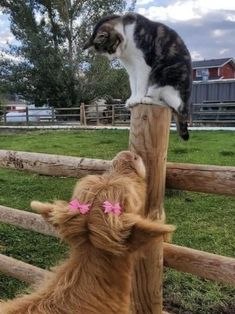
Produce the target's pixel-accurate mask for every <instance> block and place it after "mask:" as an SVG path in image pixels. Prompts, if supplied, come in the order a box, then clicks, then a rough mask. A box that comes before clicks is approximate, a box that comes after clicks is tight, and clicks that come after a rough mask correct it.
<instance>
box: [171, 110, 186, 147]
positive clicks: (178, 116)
mask: <svg viewBox="0 0 235 314" xmlns="http://www.w3.org/2000/svg"><path fill="white" fill-rule="evenodd" d="M174 116H175V122H176V128H177V131H178V133H179V136H180V137H181V138H182V139H183V140H184V141H188V139H189V132H188V122H187V116H188V115H187V113H183V112H180V113H176V112H175V114H174Z"/></svg>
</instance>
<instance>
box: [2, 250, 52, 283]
mask: <svg viewBox="0 0 235 314" xmlns="http://www.w3.org/2000/svg"><path fill="white" fill-rule="evenodd" d="M0 272H2V273H4V274H6V275H8V276H11V277H14V278H17V279H19V280H21V281H24V282H26V283H28V284H35V283H37V282H40V281H41V280H42V279H44V278H45V277H46V276H49V275H50V272H49V271H47V270H44V269H41V268H38V267H36V266H32V265H30V264H27V263H24V262H21V261H19V260H17V259H14V258H12V257H9V256H5V255H2V254H0Z"/></svg>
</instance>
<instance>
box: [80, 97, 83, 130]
mask: <svg viewBox="0 0 235 314" xmlns="http://www.w3.org/2000/svg"><path fill="white" fill-rule="evenodd" d="M83 110H84V103H83V102H82V103H81V105H80V124H81V125H83V124H84V113H83Z"/></svg>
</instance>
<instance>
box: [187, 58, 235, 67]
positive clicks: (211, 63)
mask: <svg viewBox="0 0 235 314" xmlns="http://www.w3.org/2000/svg"><path fill="white" fill-rule="evenodd" d="M230 61H232V63H233V65H234V68H235V63H234V60H233V58H222V59H211V60H200V61H193V62H192V66H193V69H200V68H220V67H222V66H223V65H224V64H226V63H228V62H230Z"/></svg>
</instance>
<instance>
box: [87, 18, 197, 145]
mask: <svg viewBox="0 0 235 314" xmlns="http://www.w3.org/2000/svg"><path fill="white" fill-rule="evenodd" d="M90 47H93V48H94V49H95V50H96V51H97V52H98V53H101V54H103V55H106V56H107V57H108V58H109V59H110V60H112V59H114V58H118V59H119V60H120V62H121V63H122V64H123V66H124V67H125V68H126V70H127V72H128V74H129V80H130V87H131V97H130V98H129V99H128V100H127V102H126V105H127V107H133V106H135V105H137V104H139V103H143V104H160V105H165V104H166V105H168V106H169V107H171V108H172V109H173V112H174V113H175V118H176V124H177V128H178V131H179V134H180V136H181V137H182V138H183V139H184V140H188V138H189V133H188V127H187V115H188V107H189V104H190V94H191V84H192V68H191V57H190V54H189V51H188V49H187V47H186V45H185V44H184V42H183V40H182V39H181V38H180V37H179V35H178V34H177V33H176V32H175V31H174V30H172V29H171V28H169V27H168V26H166V25H164V24H162V23H158V22H153V21H150V20H149V19H147V18H145V17H144V16H142V15H140V14H136V13H127V14H125V15H123V16H120V15H112V16H107V17H104V18H102V19H101V20H100V21H99V22H98V23H97V24H96V26H95V27H94V29H93V33H92V35H91V37H90V39H89V40H88V42H87V43H86V44H85V46H84V49H87V48H90Z"/></svg>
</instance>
